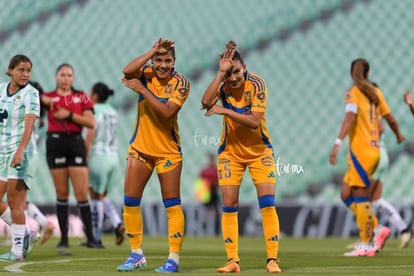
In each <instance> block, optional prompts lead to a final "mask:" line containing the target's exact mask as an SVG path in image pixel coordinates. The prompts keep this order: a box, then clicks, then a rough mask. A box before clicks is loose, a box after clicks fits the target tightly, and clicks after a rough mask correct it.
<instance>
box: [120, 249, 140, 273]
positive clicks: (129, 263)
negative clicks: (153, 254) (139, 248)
mask: <svg viewBox="0 0 414 276" xmlns="http://www.w3.org/2000/svg"><path fill="white" fill-rule="evenodd" d="M146 266H147V260H146V259H145V256H144V255H143V254H142V255H141V254H137V253H134V252H131V254H130V255H129V257H128V259H126V261H125V262H124V263H123V264H121V265H120V266H118V267H117V268H116V270H118V271H122V272H126V271H128V272H131V271H133V270H134V269H143V268H145V267H146Z"/></svg>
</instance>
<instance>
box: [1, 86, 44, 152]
mask: <svg viewBox="0 0 414 276" xmlns="http://www.w3.org/2000/svg"><path fill="white" fill-rule="evenodd" d="M9 86H10V83H9V82H7V83H2V84H0V135H1V137H0V139H1V141H0V154H1V155H7V154H12V153H14V152H16V150H17V148H18V147H19V144H20V141H21V139H22V136H23V132H24V120H25V116H26V114H34V115H36V116H37V117H39V112H40V99H39V91H37V90H36V89H35V88H34V87H33V86H31V85H30V84H27V85H26V86H24V87H22V88H20V89H19V91H17V92H16V93H14V94H13V95H11V94H10V93H9ZM29 151H30V152H36V137H35V135H31V137H30V141H29V143H28V144H27V146H26V148H25V152H29Z"/></svg>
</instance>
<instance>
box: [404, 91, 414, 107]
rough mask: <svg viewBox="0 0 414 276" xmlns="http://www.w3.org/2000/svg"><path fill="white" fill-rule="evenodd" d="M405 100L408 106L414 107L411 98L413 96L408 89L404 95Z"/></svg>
mask: <svg viewBox="0 0 414 276" xmlns="http://www.w3.org/2000/svg"><path fill="white" fill-rule="evenodd" d="M403 99H404V102H405V103H406V104H408V105H412V104H413V98H412V97H411V94H410V90H409V89H407V91H406V92H405V93H404V96H403Z"/></svg>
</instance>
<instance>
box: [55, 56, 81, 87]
mask: <svg viewBox="0 0 414 276" xmlns="http://www.w3.org/2000/svg"><path fill="white" fill-rule="evenodd" d="M63 67H69V68H70V69H72V72H73V73H75V70H73V67H72V65H70V64H69V63H62V64H61V65H59V66H58V68H57V69H56V73H55V74H57V73H58V72H59V71H60V69H62V68H63ZM56 89H57V88H56ZM70 89H71V90H72V92H73V93H78V92H80V90H77V89H75V88H74V87H73V86H71V87H70Z"/></svg>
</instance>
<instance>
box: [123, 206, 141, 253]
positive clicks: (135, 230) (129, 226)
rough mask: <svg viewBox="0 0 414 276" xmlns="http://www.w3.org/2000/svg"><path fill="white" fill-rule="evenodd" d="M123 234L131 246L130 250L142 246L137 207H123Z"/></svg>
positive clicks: (139, 211)
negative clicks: (124, 233)
mask: <svg viewBox="0 0 414 276" xmlns="http://www.w3.org/2000/svg"><path fill="white" fill-rule="evenodd" d="M124 223H125V232H126V234H127V237H128V239H129V243H130V244H131V250H133V249H137V248H140V247H141V244H142V215H141V207H139V206H133V207H132V206H124Z"/></svg>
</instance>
